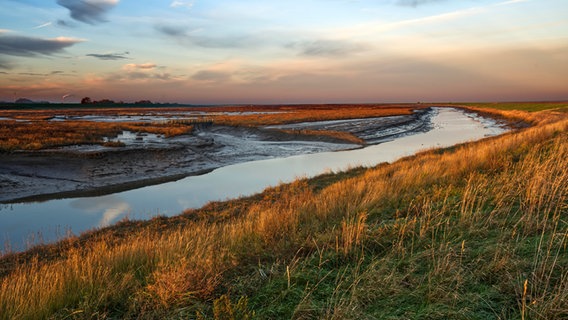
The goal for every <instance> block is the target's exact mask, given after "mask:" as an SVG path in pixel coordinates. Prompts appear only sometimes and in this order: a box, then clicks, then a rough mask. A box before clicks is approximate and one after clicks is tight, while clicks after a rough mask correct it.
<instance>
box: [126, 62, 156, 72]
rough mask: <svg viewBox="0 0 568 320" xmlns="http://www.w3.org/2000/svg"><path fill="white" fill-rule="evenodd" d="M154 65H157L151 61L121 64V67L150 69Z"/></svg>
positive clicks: (154, 66)
mask: <svg viewBox="0 0 568 320" xmlns="http://www.w3.org/2000/svg"><path fill="white" fill-rule="evenodd" d="M156 67H157V65H156V64H155V63H152V62H147V63H140V64H136V63H129V64H125V65H124V66H122V69H123V70H152V69H155V68H156Z"/></svg>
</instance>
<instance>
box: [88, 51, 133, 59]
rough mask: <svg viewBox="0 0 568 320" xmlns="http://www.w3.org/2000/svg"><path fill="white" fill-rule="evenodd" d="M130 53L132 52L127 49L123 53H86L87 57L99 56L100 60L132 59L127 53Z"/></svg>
mask: <svg viewBox="0 0 568 320" xmlns="http://www.w3.org/2000/svg"><path fill="white" fill-rule="evenodd" d="M128 54H130V52H128V51H126V52H122V53H102V54H101V53H89V54H86V56H87V57H93V58H97V59H100V60H124V59H130V58H128V57H127V55H128Z"/></svg>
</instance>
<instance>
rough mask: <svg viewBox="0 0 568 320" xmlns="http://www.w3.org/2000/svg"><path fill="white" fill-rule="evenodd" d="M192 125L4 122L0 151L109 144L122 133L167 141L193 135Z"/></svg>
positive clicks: (1, 131)
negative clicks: (140, 134) (149, 134)
mask: <svg viewBox="0 0 568 320" xmlns="http://www.w3.org/2000/svg"><path fill="white" fill-rule="evenodd" d="M192 130H193V127H192V126H191V125H185V124H179V123H178V124H170V123H145V122H134V123H110V122H91V121H62V122H50V121H32V122H17V121H0V151H13V150H40V149H48V148H54V147H62V146H69V145H81V144H101V145H105V144H106V145H109V146H112V143H111V144H109V143H105V139H104V138H113V137H116V136H117V135H118V134H120V133H122V131H132V132H146V133H155V134H161V135H164V136H166V137H172V136H177V135H181V134H187V133H190V132H191V131H192Z"/></svg>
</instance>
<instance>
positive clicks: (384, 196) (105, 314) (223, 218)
mask: <svg viewBox="0 0 568 320" xmlns="http://www.w3.org/2000/svg"><path fill="white" fill-rule="evenodd" d="M566 168H568V120H562V121H557V122H553V123H547V121H543V122H541V123H540V124H538V125H537V126H535V127H533V128H529V129H525V130H522V131H519V132H514V133H509V134H506V135H504V136H500V137H496V138H491V139H486V140H484V141H481V142H477V143H471V144H467V145H464V146H460V147H455V148H451V149H448V150H442V151H439V150H431V151H427V152H423V153H421V154H419V155H416V156H413V157H409V158H407V159H403V160H400V161H398V162H396V163H394V164H391V165H387V166H379V167H377V168H375V169H370V170H367V171H365V172H364V173H362V174H360V175H358V176H356V177H353V178H349V179H343V180H340V181H337V182H336V183H333V184H330V185H328V186H325V187H323V188H322V189H318V188H314V187H313V184H312V181H307V180H299V181H296V182H294V183H292V184H289V185H282V186H279V187H277V188H274V189H271V190H268V191H267V192H266V193H265V194H264V195H261V196H257V197H254V198H253V200H251V199H243V200H241V201H233V202H229V203H218V204H211V205H209V206H208V207H206V208H205V209H203V210H193V211H190V212H186V213H185V214H184V215H182V216H180V217H174V218H171V219H154V220H152V221H149V222H140V223H132V224H134V225H135V226H136V228H129V229H128V232H124V233H120V232H118V231H117V230H120V228H123V227H125V226H128V225H129V223H125V224H124V225H121V226H117V227H114V228H111V229H108V230H107V231H105V232H99V233H96V236H91V237H90V238H89V237H87V239H90V240H88V241H86V242H85V243H84V244H83V245H81V246H80V247H79V248H70V249H62V251H60V252H59V254H58V255H57V256H55V257H52V258H50V259H45V260H40V259H33V258H29V256H26V257H27V258H25V259H24V258H22V259H21V260H20V262H18V263H16V264H11V265H10V263H12V262H13V261H16V260H17V259H16V258H17V257H14V256H7V257H4V258H3V259H2V260H3V261H0V262H2V264H0V265H1V266H4V267H5V268H7V270H6V271H5V272H4V276H3V277H2V279H0V310H2V312H0V318H2V319H12V318H25V319H42V318H49V317H55V318H111V317H112V318H117V317H120V318H148V319H150V318H181V317H189V318H191V317H196V315H200V316H203V315H205V316H207V315H208V316H211V317H215V316H217V317H219V318H220V317H222V316H221V314H224V315H226V314H231V312H234V310H235V309H238V310H240V311H242V312H243V313H242V314H247V315H251V314H252V312H249V311H250V310H254V311H255V312H254V313H255V314H256V316H257V317H259V318H267V319H268V318H296V319H313V318H328V319H350V318H352V319H355V318H373V317H376V318H381V317H383V318H454V319H472V318H478V319H486V318H519V319H520V318H525V319H560V318H565V317H566V316H567V315H568V267H567V266H568V252H567V248H566V246H567V240H568V239H567V238H568V223H567V221H566V216H567V214H568V171H567V170H566ZM117 234H118V235H117ZM54 246H57V245H54ZM244 296H247V297H248V302H247V303H243V302H242V301H243V300H242V299H239V297H244ZM237 300H238V301H239V302H236V301H237ZM233 301H235V302H234V303H233ZM245 302H246V301H245ZM214 306H215V307H214ZM249 309H250V310H249ZM223 310H224V311H223ZM222 311H223V312H222Z"/></svg>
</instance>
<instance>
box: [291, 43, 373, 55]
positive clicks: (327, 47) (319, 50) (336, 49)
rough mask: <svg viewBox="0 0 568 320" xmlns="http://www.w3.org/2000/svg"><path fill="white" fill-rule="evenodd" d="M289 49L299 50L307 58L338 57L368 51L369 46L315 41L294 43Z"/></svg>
mask: <svg viewBox="0 0 568 320" xmlns="http://www.w3.org/2000/svg"><path fill="white" fill-rule="evenodd" d="M287 47H289V48H294V49H299V50H300V53H301V54H302V55H305V56H324V57H337V56H345V55H349V54H353V53H357V52H361V51H365V50H367V46H365V45H362V44H357V43H353V42H350V41H344V40H315V41H301V42H293V43H290V44H288V45H287Z"/></svg>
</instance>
